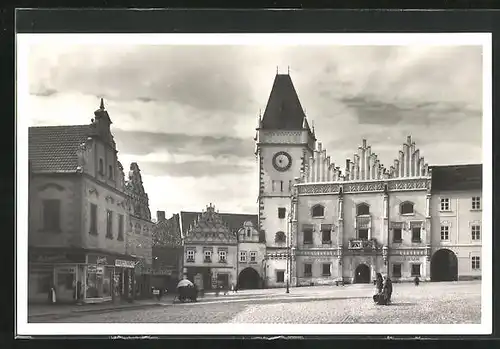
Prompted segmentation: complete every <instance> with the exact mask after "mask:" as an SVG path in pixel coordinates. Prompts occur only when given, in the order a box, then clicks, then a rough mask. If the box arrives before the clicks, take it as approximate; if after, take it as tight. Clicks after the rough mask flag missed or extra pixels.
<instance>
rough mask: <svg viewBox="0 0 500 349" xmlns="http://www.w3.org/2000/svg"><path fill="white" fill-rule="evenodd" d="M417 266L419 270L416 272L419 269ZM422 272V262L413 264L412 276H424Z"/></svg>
mask: <svg viewBox="0 0 500 349" xmlns="http://www.w3.org/2000/svg"><path fill="white" fill-rule="evenodd" d="M417 266H418V272H416V271H417V269H416V267H417ZM421 273H422V264H420V263H413V264H412V265H411V276H422V275H421Z"/></svg>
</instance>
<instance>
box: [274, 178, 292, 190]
mask: <svg viewBox="0 0 500 349" xmlns="http://www.w3.org/2000/svg"><path fill="white" fill-rule="evenodd" d="M271 186H272V188H271V189H272V192H284V191H285V182H284V181H271ZM290 191H292V181H288V192H290Z"/></svg>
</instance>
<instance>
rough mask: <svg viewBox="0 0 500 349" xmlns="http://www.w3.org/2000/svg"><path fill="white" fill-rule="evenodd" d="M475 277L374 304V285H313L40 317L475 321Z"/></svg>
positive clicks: (406, 289) (399, 288) (397, 289)
mask: <svg viewBox="0 0 500 349" xmlns="http://www.w3.org/2000/svg"><path fill="white" fill-rule="evenodd" d="M480 293H481V286H480V283H479V282H461V283H429V284H421V286H419V287H415V286H413V285H411V284H395V285H394V293H393V297H392V298H393V304H392V305H389V306H377V305H375V304H374V303H373V300H372V299H371V297H372V294H373V287H372V286H368V285H361V286H360V285H354V286H346V287H333V288H332V287H313V288H297V289H291V291H290V294H285V293H284V290H283V289H277V290H276V289H275V290H264V292H262V293H260V294H259V296H257V297H255V296H252V297H250V295H249V294H245V292H241V293H239V294H238V296H232V297H227V298H223V297H221V298H220V299H218V300H211V301H203V300H201V301H200V302H199V303H187V304H175V305H164V306H158V307H154V308H148V309H142V310H124V311H116V312H111V313H103V314H86V315H80V316H77V317H72V318H65V319H55V320H48V319H46V320H44V321H43V322H65V323H75V322H87V323H89V322H90V323H95V322H101V323H107V322H150V323H182V322H183V323H221V322H223V323H393V324H395V323H398V324H411V323H415V324H416V323H440V324H446V323H447V324H453V323H480V322H481V295H480Z"/></svg>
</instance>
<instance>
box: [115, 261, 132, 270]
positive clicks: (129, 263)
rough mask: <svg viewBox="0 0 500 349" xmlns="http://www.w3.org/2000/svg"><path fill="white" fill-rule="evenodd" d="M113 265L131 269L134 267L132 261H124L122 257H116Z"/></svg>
mask: <svg viewBox="0 0 500 349" xmlns="http://www.w3.org/2000/svg"><path fill="white" fill-rule="evenodd" d="M115 266H117V267H122V268H132V269H133V268H135V262H134V261H125V260H123V259H117V260H115Z"/></svg>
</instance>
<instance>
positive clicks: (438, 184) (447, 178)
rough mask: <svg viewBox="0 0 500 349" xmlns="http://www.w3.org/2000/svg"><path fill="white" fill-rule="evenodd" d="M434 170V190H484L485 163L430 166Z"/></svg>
mask: <svg viewBox="0 0 500 349" xmlns="http://www.w3.org/2000/svg"><path fill="white" fill-rule="evenodd" d="M430 168H431V170H432V189H431V190H432V192H441V191H462V190H482V188H483V165H482V164H468V165H442V166H430Z"/></svg>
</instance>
